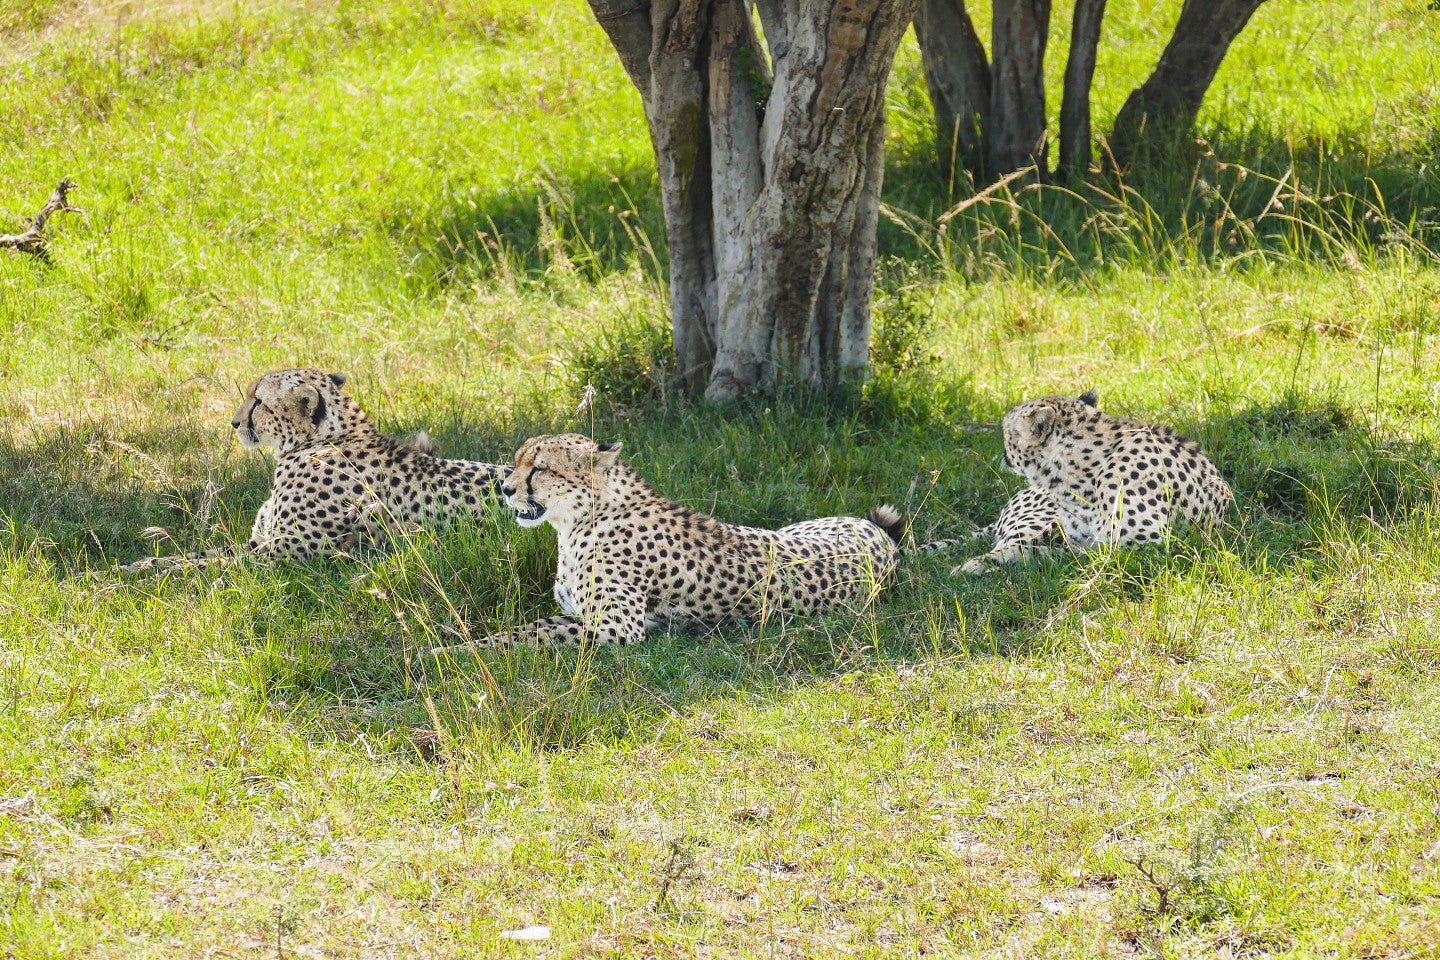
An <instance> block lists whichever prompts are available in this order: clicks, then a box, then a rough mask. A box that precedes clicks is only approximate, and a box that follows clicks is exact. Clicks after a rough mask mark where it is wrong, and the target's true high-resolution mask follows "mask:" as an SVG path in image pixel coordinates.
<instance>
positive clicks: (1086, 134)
mask: <svg viewBox="0 0 1440 960" xmlns="http://www.w3.org/2000/svg"><path fill="white" fill-rule="evenodd" d="M1104 17H1105V0H1075V16H1074V19H1073V20H1071V26H1070V53H1069V55H1068V56H1067V57H1066V59H1065V91H1064V93H1063V94H1062V96H1061V99H1060V169H1061V170H1064V171H1066V172H1067V173H1072V174H1084V173H1085V171H1086V170H1088V169H1089V168H1090V84H1091V81H1092V80H1093V79H1094V77H1095V50H1096V48H1097V47H1098V46H1099V45H1100V21H1101V20H1103V19H1104Z"/></svg>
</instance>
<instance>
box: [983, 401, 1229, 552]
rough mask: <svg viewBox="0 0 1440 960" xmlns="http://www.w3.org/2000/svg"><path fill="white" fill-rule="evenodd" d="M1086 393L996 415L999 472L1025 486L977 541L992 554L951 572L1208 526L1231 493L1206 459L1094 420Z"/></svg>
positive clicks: (1175, 440)
mask: <svg viewBox="0 0 1440 960" xmlns="http://www.w3.org/2000/svg"><path fill="white" fill-rule="evenodd" d="M1098 405H1099V397H1098V396H1097V395H1096V393H1095V391H1093V390H1091V391H1089V392H1087V393H1084V394H1081V395H1080V396H1079V397H1076V398H1075V399H1071V398H1069V397H1042V398H1040V399H1039V400H1030V401H1028V402H1026V403H1022V404H1020V405H1018V406H1016V407H1014V408H1012V409H1011V410H1010V412H1008V413H1007V414H1005V420H1004V422H1003V430H1004V435H1005V465H1006V466H1007V467H1009V468H1010V469H1012V470H1014V471H1015V472H1016V473H1019V474H1021V475H1022V476H1024V477H1025V479H1026V480H1028V481H1030V486H1029V487H1026V488H1025V489H1023V490H1021V491H1020V492H1019V493H1017V494H1016V495H1015V496H1014V497H1013V498H1012V499H1011V500H1010V502H1009V503H1008V504H1006V505H1005V508H1004V509H1003V510H1002V511H1001V512H1000V516H999V518H997V520H996V521H995V523H994V524H992V525H991V526H990V527H987V528H986V530H985V531H982V533H984V532H987V531H988V532H989V534H990V535H991V536H992V537H993V547H992V549H991V551H990V552H989V553H987V554H985V555H984V556H982V557H976V558H974V559H972V560H970V561H969V562H968V563H966V564H964V565H963V566H962V567H959V568H957V570H956V571H955V572H964V573H983V572H984V571H986V570H988V569H990V568H992V567H993V566H995V565H997V564H1001V563H1006V562H1008V561H1010V560H1014V559H1017V558H1020V557H1023V556H1025V555H1026V554H1028V553H1029V552H1030V551H1033V550H1038V549H1047V548H1048V547H1050V546H1064V547H1067V548H1069V549H1072V550H1083V549H1087V548H1089V547H1092V546H1094V545H1096V544H1099V543H1135V544H1141V543H1154V542H1156V541H1159V540H1161V539H1163V538H1164V537H1165V536H1166V534H1167V533H1168V531H1169V529H1170V527H1171V525H1172V524H1173V523H1175V522H1177V521H1188V522H1191V523H1211V522H1214V521H1216V520H1218V519H1219V518H1220V516H1221V515H1222V514H1223V513H1224V512H1225V508H1226V507H1227V506H1228V505H1229V503H1230V501H1231V499H1232V498H1233V494H1232V493H1231V491H1230V485H1229V484H1228V483H1226V482H1225V480H1224V479H1223V478H1222V477H1221V476H1220V471H1219V470H1218V469H1217V468H1216V466H1215V464H1214V462H1213V461H1211V459H1210V458H1209V457H1207V456H1205V454H1204V453H1202V452H1201V450H1200V448H1199V447H1198V446H1196V445H1195V444H1194V443H1192V442H1191V441H1189V440H1186V439H1185V438H1184V437H1182V436H1180V435H1179V434H1178V433H1176V432H1175V431H1174V430H1171V429H1170V428H1169V427H1156V426H1149V425H1146V424H1141V423H1131V422H1128V421H1125V420H1120V419H1118V418H1116V417H1112V416H1109V415H1108V414H1105V413H1102V412H1101V411H1100V409H1099V406H1098Z"/></svg>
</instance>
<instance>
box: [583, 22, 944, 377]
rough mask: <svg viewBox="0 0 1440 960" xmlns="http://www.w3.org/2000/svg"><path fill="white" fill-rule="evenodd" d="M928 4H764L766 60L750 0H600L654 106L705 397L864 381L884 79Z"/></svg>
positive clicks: (682, 304)
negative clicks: (792, 384)
mask: <svg viewBox="0 0 1440 960" xmlns="http://www.w3.org/2000/svg"><path fill="white" fill-rule="evenodd" d="M918 2H919V0H759V2H757V3H756V4H755V6H756V7H757V8H758V10H759V13H760V19H761V22H762V24H763V25H764V28H765V37H766V41H765V42H766V44H767V45H768V56H767V50H766V47H765V45H762V43H761V41H760V39H759V37H758V35H757V31H756V30H755V28H754V23H753V21H752V19H751V14H750V9H751V6H750V4H749V3H747V2H745V0H709V2H707V0H650V2H645V0H590V6H591V8H592V9H593V10H594V12H595V17H596V19H597V20H598V21H599V22H600V25H601V26H602V27H603V28H604V29H605V31H606V33H607V34H608V35H609V37H610V40H611V43H612V44H614V46H615V49H616V52H617V53H618V54H619V56H620V60H621V63H622V64H624V66H625V69H626V71H627V72H628V73H629V75H630V79H631V80H632V81H633V82H634V84H635V86H636V88H637V89H639V91H640V96H641V99H642V101H643V102H644V105H645V116H646V119H647V121H648V123H649V126H650V138H651V142H652V144H653V145H654V148H655V161H656V166H657V168H658V170H659V174H660V189H661V194H662V200H663V205H664V211H665V236H666V242H667V244H668V247H669V254H670V307H671V323H672V326H673V330H674V341H675V356H676V360H677V362H678V363H679V365H680V368H681V373H682V375H683V377H684V379H685V384H686V387H687V389H688V390H689V392H690V393H691V394H692V395H694V394H699V393H700V392H702V391H703V392H704V394H705V396H706V398H707V399H708V400H711V401H712V402H722V401H726V400H731V399H735V398H737V397H739V396H741V395H742V394H744V393H746V392H747V391H749V390H751V389H753V388H755V387H757V386H762V385H768V384H771V383H773V382H774V381H775V380H777V379H779V378H781V377H783V376H786V375H793V376H795V377H798V378H799V379H802V380H803V381H805V382H806V383H809V384H811V385H812V386H815V387H819V388H825V387H830V386H833V385H835V384H837V383H838V382H840V381H841V380H843V379H845V378H846V377H848V376H851V375H854V374H858V373H861V372H863V370H864V368H865V365H866V363H867V360H868V357H869V343H870V298H871V292H872V285H873V282H874V272H875V228H876V222H877V218H878V210H879V199H880V181H881V176H882V175H883V172H884V143H885V139H884V137H885V82H886V80H887V78H888V77H889V74H890V65H891V63H892V62H893V60H894V58H895V52H896V50H897V48H898V47H899V44H900V39H901V37H902V36H903V35H904V32H905V28H906V27H907V26H908V24H909V23H910V20H911V19H912V18H913V16H914V12H915V7H916V5H917V4H918ZM772 65H773V66H772ZM772 73H773V76H772Z"/></svg>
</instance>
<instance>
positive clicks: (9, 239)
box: [0, 180, 84, 259]
mask: <svg viewBox="0 0 1440 960" xmlns="http://www.w3.org/2000/svg"><path fill="white" fill-rule="evenodd" d="M74 189H75V183H74V181H71V180H61V181H60V185H59V186H57V187H56V188H55V192H54V193H52V194H50V199H49V200H47V201H45V206H43V207H41V208H40V212H39V213H37V214H35V219H34V220H32V221H31V222H30V229H29V230H26V231H25V232H24V233H15V234H0V249H10V250H19V251H20V252H21V253H29V254H33V255H34V256H37V257H40V258H41V259H44V257H45V245H46V240H45V221H46V220H49V219H50V215H51V214H53V213H84V211H83V210H81V209H80V208H79V207H72V206H70V202H69V200H68V199H66V198H67V197H68V196H69V194H70V191H71V190H74Z"/></svg>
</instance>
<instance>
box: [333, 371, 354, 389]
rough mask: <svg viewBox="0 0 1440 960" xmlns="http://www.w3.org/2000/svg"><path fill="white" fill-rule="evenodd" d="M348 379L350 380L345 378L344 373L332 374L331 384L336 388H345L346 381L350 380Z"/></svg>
mask: <svg viewBox="0 0 1440 960" xmlns="http://www.w3.org/2000/svg"><path fill="white" fill-rule="evenodd" d="M348 379H349V377H347V376H345V374H343V373H332V374H330V382H331V383H333V384H335V386H337V387H343V386H345V381H346V380H348Z"/></svg>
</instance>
